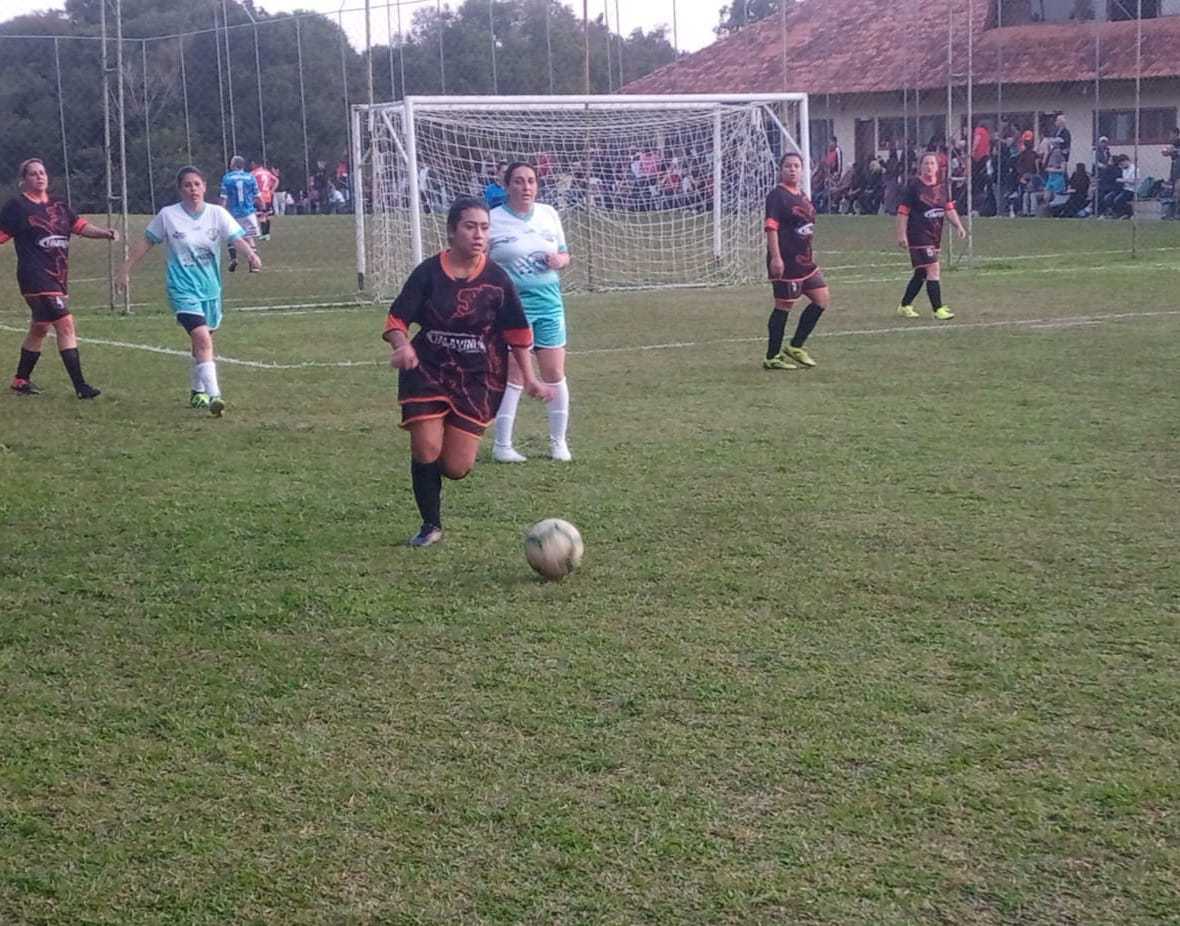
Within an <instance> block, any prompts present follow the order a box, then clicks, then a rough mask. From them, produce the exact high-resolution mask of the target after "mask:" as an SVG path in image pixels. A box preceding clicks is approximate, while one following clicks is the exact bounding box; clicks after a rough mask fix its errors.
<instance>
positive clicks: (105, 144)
mask: <svg viewBox="0 0 1180 926" xmlns="http://www.w3.org/2000/svg"><path fill="white" fill-rule="evenodd" d="M98 17H99V19H98V22H99V26H98V28H99V34H100V35H101V36H102V150H103V154H104V155H105V157H104V160H105V161H106V165H105V166H106V194H107V197H106V198H107V228H111V227H112V226H113V225H114V221H113V213H112V209H111V204H112V202H113V201H114V198H115V183H114V177H113V176H112V174H113V171H112V169H111V66H110V57H109V55H108V52H107V0H99V4H98ZM107 297H108V299H107V308H109V309H110V311H112V312H114V311H115V245H114V242H108V243H107Z"/></svg>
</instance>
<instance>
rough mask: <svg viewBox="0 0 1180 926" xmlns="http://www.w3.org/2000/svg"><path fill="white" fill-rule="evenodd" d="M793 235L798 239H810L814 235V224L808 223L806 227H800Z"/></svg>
mask: <svg viewBox="0 0 1180 926" xmlns="http://www.w3.org/2000/svg"><path fill="white" fill-rule="evenodd" d="M795 234H796V235H798V236H799V237H800V238H810V237H812V236H813V235H814V234H815V223H814V222H808V223H807V224H806V225H800V226H799V227H798V228H797V229H795Z"/></svg>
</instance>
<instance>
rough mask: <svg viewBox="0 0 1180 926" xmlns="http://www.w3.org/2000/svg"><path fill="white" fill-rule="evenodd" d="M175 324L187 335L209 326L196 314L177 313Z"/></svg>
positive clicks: (202, 317) (203, 318)
mask: <svg viewBox="0 0 1180 926" xmlns="http://www.w3.org/2000/svg"><path fill="white" fill-rule="evenodd" d="M176 324H178V325H180V327H181V328H183V329H184V330H185V331H187V332H188V333H189V334H192V333H193V332H194V331H196V330H197V329H198V328H200V327H202V326H204V325H207V324H209V322H207V321H206V320H205V316H204V315H198V314H197V313H196V312H177V313H176Z"/></svg>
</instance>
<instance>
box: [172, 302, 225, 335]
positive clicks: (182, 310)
mask: <svg viewBox="0 0 1180 926" xmlns="http://www.w3.org/2000/svg"><path fill="white" fill-rule="evenodd" d="M168 302H169V303H170V304H171V306H172V314H173V315H175V316H177V319H176V320H177V323H178V324H180V325H181V326H183V327H184V329H185V330H186V331H191V330H192V328H191V327H190V324H191V322H192V319H191V318H185V319H182V318H180V316H181V315H187V316H197V317H199V318H203V319H205V324H206V325H208V326H209V330H210V331H216V330H217V329H218V328H219V327H221V300H220V299H194V298H192V297H190V296H173V295H171V294H170V295H169V296H168Z"/></svg>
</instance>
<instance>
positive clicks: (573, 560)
mask: <svg viewBox="0 0 1180 926" xmlns="http://www.w3.org/2000/svg"><path fill="white" fill-rule="evenodd" d="M583 550H584V547H583V545H582V535H581V534H579V533H578V529H577V528H576V527H574V526H573V525H572V524H570V522H569V521H563V520H561V518H546V519H545V520H544V521H538V522H537V523H536V524H534V525H533V526H532V527H530V528H529V532H528V533H527V534H525V537H524V555H525V558H526V559H528V561H529V565H530V566H532V567H533V568H534V569H535V570H537V572H539V573H540V574H541V575H542V576H544V577H545V578H546V579H549V580H550V581H553V582H556V581H558V580H559V579H564V578H565V577H566V576H567V575H569V574H570V573H571V572H573V571H574V570H575V569H577V568H578V564H579V563H580V562H581V561H582V551H583Z"/></svg>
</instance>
